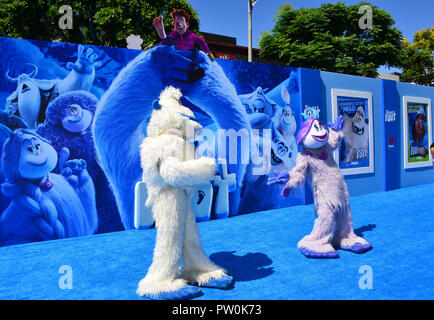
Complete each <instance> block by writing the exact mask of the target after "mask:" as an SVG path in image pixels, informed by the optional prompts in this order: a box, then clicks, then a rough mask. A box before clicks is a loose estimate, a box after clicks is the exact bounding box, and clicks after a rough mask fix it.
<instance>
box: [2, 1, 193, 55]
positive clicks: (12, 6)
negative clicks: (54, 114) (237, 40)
mask: <svg viewBox="0 0 434 320" xmlns="http://www.w3.org/2000/svg"><path fill="white" fill-rule="evenodd" d="M65 4H67V5H69V6H71V7H72V10H73V28H72V30H68V29H67V30H62V29H61V28H60V27H59V25H58V21H59V19H60V17H61V16H62V15H63V13H59V8H60V7H61V6H62V5H65ZM173 8H178V9H185V10H186V11H187V12H188V13H189V14H190V15H191V20H190V30H191V31H193V32H198V30H199V19H198V16H197V12H196V11H195V10H194V9H193V8H192V7H191V5H190V4H189V3H188V2H187V0H108V1H96V0H68V1H63V0H0V36H7V37H13V38H25V39H33V40H49V41H54V40H57V41H63V42H73V43H84V44H94V45H104V46H116V47H125V46H126V41H125V39H126V38H127V37H128V36H129V35H130V34H138V35H140V36H141V38H142V39H143V46H147V45H150V44H153V43H157V42H159V38H158V35H157V32H156V31H155V29H154V26H153V25H152V21H153V19H154V18H155V17H156V16H158V15H160V14H161V15H163V17H164V24H165V27H166V31H167V32H169V31H171V30H172V28H173V27H172V25H171V22H172V19H171V18H170V12H171V11H172V9H173Z"/></svg>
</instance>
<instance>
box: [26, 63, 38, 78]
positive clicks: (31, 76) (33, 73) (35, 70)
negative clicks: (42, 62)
mask: <svg viewBox="0 0 434 320" xmlns="http://www.w3.org/2000/svg"><path fill="white" fill-rule="evenodd" d="M26 64H28V65H29V66H32V67H33V71H32V72H30V73H29V74H28V76H29V77H30V78H34V77H36V75H37V74H38V71H39V69H38V67H37V66H36V65H34V64H33V63H26Z"/></svg>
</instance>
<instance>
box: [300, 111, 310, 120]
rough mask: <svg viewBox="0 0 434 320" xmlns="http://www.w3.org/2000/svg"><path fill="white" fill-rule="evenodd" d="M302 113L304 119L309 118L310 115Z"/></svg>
mask: <svg viewBox="0 0 434 320" xmlns="http://www.w3.org/2000/svg"><path fill="white" fill-rule="evenodd" d="M300 115H301V116H302V117H303V120H304V121H306V120H309V116H308V115H307V114H305V113H301V114H300Z"/></svg>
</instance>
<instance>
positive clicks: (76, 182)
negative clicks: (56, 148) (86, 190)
mask: <svg viewBox="0 0 434 320" xmlns="http://www.w3.org/2000/svg"><path fill="white" fill-rule="evenodd" d="M68 158H69V149H68V148H62V150H61V151H60V156H59V167H60V172H61V173H62V176H64V177H65V178H66V180H67V181H68V182H69V184H70V185H71V186H72V187H73V188H74V189H81V188H83V187H85V186H86V185H88V184H92V185H93V182H92V179H91V177H90V176H89V173H88V172H87V169H86V168H87V163H86V161H85V160H83V159H74V160H68Z"/></svg>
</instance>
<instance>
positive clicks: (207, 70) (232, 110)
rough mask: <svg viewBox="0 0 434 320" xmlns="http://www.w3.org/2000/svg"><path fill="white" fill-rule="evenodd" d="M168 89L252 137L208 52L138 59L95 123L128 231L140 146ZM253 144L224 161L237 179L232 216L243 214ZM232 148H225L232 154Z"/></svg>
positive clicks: (168, 50)
mask: <svg viewBox="0 0 434 320" xmlns="http://www.w3.org/2000/svg"><path fill="white" fill-rule="evenodd" d="M168 85H172V86H174V87H176V88H179V89H181V91H182V93H183V95H184V97H185V98H186V99H187V100H188V101H189V102H191V103H192V104H194V105H195V106H197V107H198V108H200V109H201V110H202V111H204V112H205V113H207V114H208V115H209V116H210V117H211V118H212V119H213V121H214V122H215V124H216V126H217V128H219V129H233V130H235V132H238V131H239V130H240V129H243V130H244V131H245V132H248V135H249V134H250V123H249V119H248V117H247V113H246V111H245V109H244V107H243V105H242V104H241V102H240V99H239V97H238V96H237V93H236V90H235V88H234V87H233V85H232V84H231V83H230V81H229V80H228V79H227V77H226V75H225V74H224V72H223V70H222V68H221V67H220V66H219V65H218V64H217V63H216V62H212V61H211V60H210V59H209V58H208V56H207V55H206V54H205V53H203V52H201V51H198V50H192V51H190V50H177V49H175V47H174V46H165V45H161V46H157V47H154V48H152V49H150V50H148V51H145V52H143V53H142V54H140V55H139V56H138V57H136V58H135V59H134V60H133V61H131V62H130V63H129V64H128V65H127V66H126V67H125V68H124V69H123V70H122V71H121V72H120V73H119V75H118V76H117V77H116V79H115V80H114V81H113V83H112V85H111V86H110V88H109V89H108V90H107V92H106V93H105V94H104V96H103V97H102V98H101V101H100V103H99V105H98V108H97V111H96V114H95V119H94V123H93V132H94V139H95V144H96V149H97V154H98V157H99V160H100V163H101V166H102V168H103V170H104V171H105V173H106V175H107V177H108V180H109V182H110V184H111V186H112V188H113V191H114V194H115V197H116V201H117V204H118V208H119V213H120V216H121V220H122V222H123V224H124V226H125V228H126V229H132V228H133V227H134V187H135V184H136V182H138V181H140V180H141V174H142V170H141V167H140V155H139V146H140V143H141V142H142V140H143V138H144V137H145V133H144V132H145V128H146V121H147V119H148V118H149V116H150V114H151V111H152V104H153V101H154V100H155V99H157V98H158V96H159V95H160V93H161V92H162V91H163V89H164V88H165V87H166V86H168ZM248 138H249V137H248ZM226 140H227V139H226ZM249 141H250V140H249ZM249 141H248V142H247V143H248V148H246V147H245V148H241V146H240V145H238V146H237V148H238V149H236V150H237V161H236V163H233V162H234V161H233V160H232V161H228V159H229V152H226V155H225V157H224V158H226V160H227V163H228V171H229V172H231V173H235V174H236V179H237V188H236V190H235V191H234V192H231V193H230V194H229V196H230V208H229V210H230V214H237V213H238V205H239V200H240V189H241V188H240V186H241V184H242V182H243V178H244V173H245V171H246V166H247V163H248V162H249V154H247V153H249V152H250V142H249ZM245 143H246V142H245ZM229 147H230V146H229V145H226V149H227V150H228V149H229ZM232 148H233V146H232ZM218 156H219V155H217V157H218ZM222 158H223V157H222ZM246 159H247V161H246ZM231 162H232V163H231Z"/></svg>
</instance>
